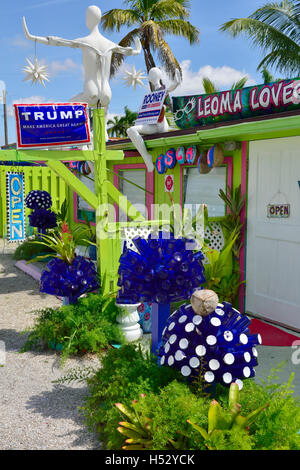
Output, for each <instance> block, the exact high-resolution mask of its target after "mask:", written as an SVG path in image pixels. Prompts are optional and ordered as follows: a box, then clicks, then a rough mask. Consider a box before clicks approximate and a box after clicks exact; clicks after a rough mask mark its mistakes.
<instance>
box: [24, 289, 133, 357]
mask: <svg viewBox="0 0 300 470" xmlns="http://www.w3.org/2000/svg"><path fill="white" fill-rule="evenodd" d="M121 311H122V310H121V309H120V308H119V307H118V306H117V305H116V301H115V298H114V297H112V296H111V295H106V296H105V295H103V292H102V291H101V292H100V293H99V294H89V295H87V296H86V297H85V298H80V299H79V300H78V302H77V303H76V304H74V305H66V306H63V307H60V308H56V309H54V308H46V309H44V310H40V311H38V312H37V319H36V322H35V325H34V326H33V328H31V329H29V330H26V331H25V332H24V333H29V335H28V337H27V340H26V342H25V344H24V346H23V348H22V352H24V351H28V350H31V349H36V348H40V347H41V346H42V347H43V346H46V347H48V348H50V349H56V350H58V351H61V360H62V363H63V362H64V361H65V360H66V359H67V357H68V356H69V355H77V354H84V353H98V352H100V351H101V350H103V349H104V348H108V347H109V345H110V344H111V343H119V344H122V343H124V336H123V333H122V331H121V330H120V328H119V327H118V325H117V322H116V318H117V316H118V315H119V314H120V313H121Z"/></svg>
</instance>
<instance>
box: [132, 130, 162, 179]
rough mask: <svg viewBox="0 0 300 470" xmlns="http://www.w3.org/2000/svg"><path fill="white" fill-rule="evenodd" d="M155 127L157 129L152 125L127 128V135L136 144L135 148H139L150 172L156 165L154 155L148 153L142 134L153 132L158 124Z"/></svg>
mask: <svg viewBox="0 0 300 470" xmlns="http://www.w3.org/2000/svg"><path fill="white" fill-rule="evenodd" d="M154 127H155V129H153V128H151V127H150V125H149V126H133V127H130V128H129V129H127V135H128V137H129V139H130V140H131V142H132V143H133V144H134V146H135V148H136V149H137V150H138V152H139V153H140V155H141V156H142V158H143V160H144V162H145V165H146V167H147V170H148V171H149V173H152V171H153V170H154V165H153V163H152V155H151V154H150V153H148V151H147V148H146V146H145V144H144V140H143V137H142V136H141V134H153V133H154V132H155V131H156V126H154ZM140 132H141V134H140Z"/></svg>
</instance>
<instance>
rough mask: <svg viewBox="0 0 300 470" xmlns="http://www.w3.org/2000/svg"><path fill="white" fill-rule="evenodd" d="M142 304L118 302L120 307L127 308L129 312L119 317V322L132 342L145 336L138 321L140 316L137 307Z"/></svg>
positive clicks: (126, 336)
mask: <svg viewBox="0 0 300 470" xmlns="http://www.w3.org/2000/svg"><path fill="white" fill-rule="evenodd" d="M139 305H140V304H130V305H129V304H118V306H119V307H121V308H123V309H125V310H126V311H127V312H128V314H126V313H125V314H122V315H119V316H118V317H117V323H118V324H119V327H120V328H121V330H122V331H123V333H124V336H125V338H126V341H127V342H128V343H132V342H133V341H137V340H138V339H140V338H141V337H142V336H143V330H142V328H141V326H140V324H139V323H138V322H139V320H140V316H139V314H138V311H137V308H138V307H139Z"/></svg>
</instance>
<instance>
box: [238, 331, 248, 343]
mask: <svg viewBox="0 0 300 470" xmlns="http://www.w3.org/2000/svg"><path fill="white" fill-rule="evenodd" d="M240 342H241V343H242V344H247V343H248V336H247V335H245V334H244V333H243V334H241V335H240Z"/></svg>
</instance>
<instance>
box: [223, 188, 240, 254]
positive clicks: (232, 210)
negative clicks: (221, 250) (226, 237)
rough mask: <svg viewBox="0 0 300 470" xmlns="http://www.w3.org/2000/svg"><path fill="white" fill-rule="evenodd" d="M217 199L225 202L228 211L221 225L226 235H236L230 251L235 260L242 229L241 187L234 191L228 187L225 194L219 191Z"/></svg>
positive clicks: (238, 250) (238, 251)
mask: <svg viewBox="0 0 300 470" xmlns="http://www.w3.org/2000/svg"><path fill="white" fill-rule="evenodd" d="M219 197H220V198H221V199H222V200H223V201H224V202H225V205H226V208H227V209H228V213H227V214H226V216H225V218H224V220H223V222H222V225H223V227H224V228H225V230H226V231H227V233H228V234H231V233H233V232H234V233H236V234H237V237H236V240H235V243H234V244H233V247H232V251H233V254H234V256H235V258H237V259H238V258H239V254H240V250H241V248H242V243H241V230H242V228H243V224H242V223H241V211H242V209H243V207H244V204H245V199H246V196H245V195H243V196H242V189H241V185H239V186H238V187H237V188H235V189H233V188H230V187H229V188H228V190H227V194H226V193H225V192H224V191H223V189H220V191H219Z"/></svg>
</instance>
